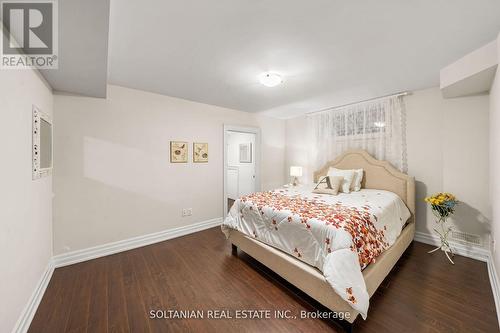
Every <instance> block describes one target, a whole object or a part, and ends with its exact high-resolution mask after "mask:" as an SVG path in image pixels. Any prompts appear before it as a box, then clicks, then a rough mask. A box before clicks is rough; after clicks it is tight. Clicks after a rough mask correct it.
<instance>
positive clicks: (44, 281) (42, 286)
mask: <svg viewBox="0 0 500 333" xmlns="http://www.w3.org/2000/svg"><path fill="white" fill-rule="evenodd" d="M52 273H54V262H53V261H52V259H50V260H49V263H48V264H47V267H46V268H45V271H44V272H43V274H42V277H41V278H40V280H39V281H38V283H37V285H36V287H35V290H34V291H33V294H32V295H31V297H30V299H29V300H28V303H27V304H26V306H25V308H24V309H23V312H22V313H21V316H20V317H19V319H18V320H17V323H16V326H14V329H13V330H12V333H25V332H27V331H28V329H29V327H30V324H31V321H32V320H33V317H34V316H35V313H36V310H37V309H38V305H40V302H41V301H42V297H43V294H44V293H45V290H46V289H47V286H48V285H49V282H50V278H51V277H52Z"/></svg>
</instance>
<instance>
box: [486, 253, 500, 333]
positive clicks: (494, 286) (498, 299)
mask: <svg viewBox="0 0 500 333" xmlns="http://www.w3.org/2000/svg"><path fill="white" fill-rule="evenodd" d="M488 275H489V277H490V284H491V291H492V292H493V299H494V300H495V308H496V310H497V319H498V320H499V327H500V290H499V289H498V288H499V287H500V283H499V281H498V274H497V270H496V268H495V262H494V259H493V256H492V255H490V256H489V258H488Z"/></svg>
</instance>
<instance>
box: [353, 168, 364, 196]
mask: <svg viewBox="0 0 500 333" xmlns="http://www.w3.org/2000/svg"><path fill="white" fill-rule="evenodd" d="M352 171H354V179H353V180H352V184H351V191H356V192H357V191H359V190H361V181H362V180H363V172H364V171H363V169H354V170H352Z"/></svg>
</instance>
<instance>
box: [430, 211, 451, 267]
mask: <svg viewBox="0 0 500 333" xmlns="http://www.w3.org/2000/svg"><path fill="white" fill-rule="evenodd" d="M437 223H439V225H440V226H441V230H438V229H436V228H434V231H435V232H436V233H437V234H438V235H439V238H440V240H441V245H440V246H438V247H436V248H435V249H434V250H431V251H429V252H427V253H433V252H436V251H437V250H442V251H444V254H446V257H447V258H448V260H449V261H450V262H451V263H452V264H453V265H455V263H454V262H453V260H451V257H453V256H454V255H455V254H454V253H453V250H452V249H451V246H450V243H449V242H448V234H449V233H450V231H451V227H446V226H445V225H446V218H445V217H441V216H440V217H439V220H438V222H437ZM450 255H451V257H450Z"/></svg>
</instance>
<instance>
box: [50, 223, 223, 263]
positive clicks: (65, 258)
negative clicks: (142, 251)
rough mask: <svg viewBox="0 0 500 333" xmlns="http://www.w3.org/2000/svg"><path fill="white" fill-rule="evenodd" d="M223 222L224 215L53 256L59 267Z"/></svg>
mask: <svg viewBox="0 0 500 333" xmlns="http://www.w3.org/2000/svg"><path fill="white" fill-rule="evenodd" d="M221 223H222V217H220V218H215V219H211V220H207V221H203V222H199V223H194V224H190V225H187V226H183V227H178V228H173V229H167V230H162V231H159V232H155V233H152V234H148V235H144V236H138V237H133V238H129V239H124V240H121V241H117V242H113V243H108V244H103V245H98V246H94V247H90V248H87V249H82V250H77V251H72V252H68V253H63V254H59V255H57V256H55V257H54V258H53V259H54V265H55V267H56V268H57V267H62V266H67V265H72V264H76V263H79V262H82V261H87V260H91V259H95V258H100V257H104V256H107V255H110V254H115V253H118V252H122V251H127V250H131V249H135V248H138V247H142V246H146V245H151V244H154V243H158V242H163V241H165V240H168V239H172V238H176V237H180V236H184V235H187V234H191V233H194V232H198V231H202V230H205V229H209V228H212V227H215V226H218V225H220V224H221Z"/></svg>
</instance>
